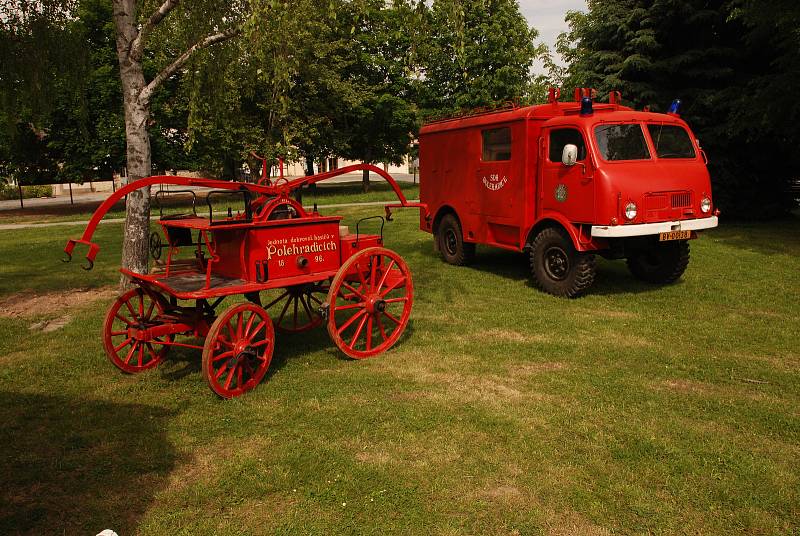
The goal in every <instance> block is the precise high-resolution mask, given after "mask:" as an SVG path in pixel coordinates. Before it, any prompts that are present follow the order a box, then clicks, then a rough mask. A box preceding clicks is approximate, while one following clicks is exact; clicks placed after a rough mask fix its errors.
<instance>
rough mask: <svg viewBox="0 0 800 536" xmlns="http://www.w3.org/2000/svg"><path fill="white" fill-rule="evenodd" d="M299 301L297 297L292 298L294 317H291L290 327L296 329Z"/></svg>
mask: <svg viewBox="0 0 800 536" xmlns="http://www.w3.org/2000/svg"><path fill="white" fill-rule="evenodd" d="M298 301H300V297H299V296H295V297H294V316H292V327H293V328H294V329H297V302H298Z"/></svg>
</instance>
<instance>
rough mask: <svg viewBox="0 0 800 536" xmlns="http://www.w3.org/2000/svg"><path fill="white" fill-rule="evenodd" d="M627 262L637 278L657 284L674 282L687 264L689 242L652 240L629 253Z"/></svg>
mask: <svg viewBox="0 0 800 536" xmlns="http://www.w3.org/2000/svg"><path fill="white" fill-rule="evenodd" d="M627 263H628V269H629V270H630V271H631V273H632V274H633V275H634V277H636V278H637V279H641V280H642V281H645V282H647V283H653V284H658V285H664V284H669V283H674V282H675V281H677V280H678V279H680V277H681V276H682V275H683V273H684V272H685V271H686V267H687V266H688V265H689V242H687V241H686V240H680V241H675V242H654V243H652V244H650V246H649V247H647V248H646V249H641V250H638V251H636V252H635V253H632V254H631V255H629V256H628V258H627Z"/></svg>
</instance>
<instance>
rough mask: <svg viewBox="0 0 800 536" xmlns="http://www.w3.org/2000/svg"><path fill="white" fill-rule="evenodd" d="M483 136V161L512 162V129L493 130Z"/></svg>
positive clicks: (483, 132)
mask: <svg viewBox="0 0 800 536" xmlns="http://www.w3.org/2000/svg"><path fill="white" fill-rule="evenodd" d="M481 134H482V135H483V161H484V162H496V161H498V160H511V128H510V127H503V128H493V129H490V130H484V131H482V132H481Z"/></svg>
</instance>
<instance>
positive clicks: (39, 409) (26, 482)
mask: <svg viewBox="0 0 800 536" xmlns="http://www.w3.org/2000/svg"><path fill="white" fill-rule="evenodd" d="M170 417H171V412H169V411H167V410H165V409H163V408H158V407H153V406H146V405H142V404H118V403H111V402H103V401H97V400H87V399H77V398H68V397H63V396H50V395H33V394H20V393H14V392H8V391H0V418H2V421H3V428H4V430H3V434H2V435H0V471H1V472H2V475H3V486H2V490H0V533H3V534H97V533H98V532H100V531H101V530H103V529H106V528H111V529H114V530H115V531H116V532H117V533H119V534H133V533H134V532H135V530H136V526H137V524H138V522H139V519H140V518H141V517H142V515H143V514H144V512H145V511H146V510H147V508H148V507H149V505H150V503H151V502H152V500H153V497H154V496H155V494H156V493H157V492H158V491H159V490H161V489H162V488H163V487H164V485H165V484H166V480H167V477H168V475H169V473H170V471H171V470H172V468H173V467H174V466H175V464H176V454H175V452H174V451H173V449H172V446H171V445H170V442H169V441H168V439H167V437H166V432H165V429H166V421H167V420H168V419H169V418H170Z"/></svg>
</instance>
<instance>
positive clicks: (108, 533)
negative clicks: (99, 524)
mask: <svg viewBox="0 0 800 536" xmlns="http://www.w3.org/2000/svg"><path fill="white" fill-rule="evenodd" d="M97 536H119V534H117V533H116V532H114V531H113V530H111V529H105V530H104V531H103V532H101V533H100V534H98V535H97Z"/></svg>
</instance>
